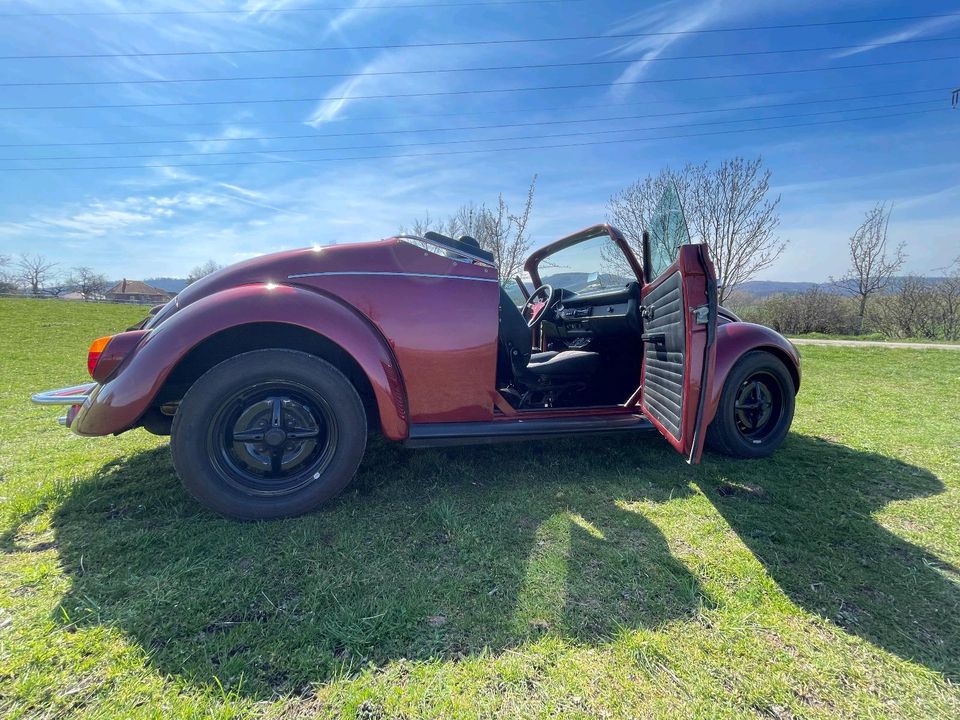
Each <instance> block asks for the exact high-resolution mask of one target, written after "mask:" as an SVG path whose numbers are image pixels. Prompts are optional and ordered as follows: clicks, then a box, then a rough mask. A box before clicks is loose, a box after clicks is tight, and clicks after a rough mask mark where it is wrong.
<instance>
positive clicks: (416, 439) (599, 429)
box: [404, 413, 654, 448]
mask: <svg viewBox="0 0 960 720" xmlns="http://www.w3.org/2000/svg"><path fill="white" fill-rule="evenodd" d="M651 430H654V426H653V423H651V422H650V421H649V420H647V418H646V417H644V416H643V415H638V414H634V413H616V414H610V413H608V414H605V415H596V416H586V417H585V416H583V415H580V416H579V417H556V418H538V419H534V418H529V419H528V418H510V419H498V420H494V421H481V422H463V423H421V424H418V425H411V426H410V436H409V437H408V438H407V440H406V441H404V444H405V445H406V446H407V447H414V448H422V447H440V446H444V445H487V444H491V443H498V442H509V441H511V440H537V439H541V438H550V437H556V436H559V435H594V434H605V433H617V432H649V431H651Z"/></svg>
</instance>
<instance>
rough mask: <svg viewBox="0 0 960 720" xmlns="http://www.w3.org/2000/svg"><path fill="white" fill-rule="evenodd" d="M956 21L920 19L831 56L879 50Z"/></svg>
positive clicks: (933, 31)
mask: <svg viewBox="0 0 960 720" xmlns="http://www.w3.org/2000/svg"><path fill="white" fill-rule="evenodd" d="M958 23H960V17H943V18H931V19H929V20H921V21H920V22H917V23H914V24H913V25H909V26H907V27H905V28H903V29H902V30H897V31H896V32H892V33H887V34H886V35H879V36H877V37H875V38H871V39H869V40H868V41H867V42H865V43H864V44H863V45H860V46H859V47H855V48H850V49H849V50H841V51H840V52H838V53H835V54H834V55H832V56H831V57H833V58H844V57H850V56H851V55H859V54H860V53H865V52H870V51H871V50H879V49H880V48H883V47H886V46H887V45H895V44H896V43H899V42H904V41H906V40H914V39H915V38H920V37H925V36H927V35H932V34H933V33H936V32H938V31H940V30H944V29H946V28H948V27H951V26H953V25H956V24H958Z"/></svg>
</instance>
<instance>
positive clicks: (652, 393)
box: [640, 192, 717, 463]
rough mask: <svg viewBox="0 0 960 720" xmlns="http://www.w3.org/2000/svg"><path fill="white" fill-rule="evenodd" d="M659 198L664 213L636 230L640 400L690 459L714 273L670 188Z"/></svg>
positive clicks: (695, 443) (704, 379) (708, 366)
mask: <svg viewBox="0 0 960 720" xmlns="http://www.w3.org/2000/svg"><path fill="white" fill-rule="evenodd" d="M668 194H670V193H668ZM671 203H673V204H675V207H670V205H671ZM664 204H665V205H666V208H665V212H666V213H667V214H668V216H663V215H661V216H660V219H661V220H663V222H662V223H661V224H659V227H652V228H651V232H650V233H649V234H646V233H645V237H644V246H645V247H644V275H645V276H646V277H645V283H644V287H643V290H642V291H641V295H640V297H641V304H642V313H643V343H644V344H643V364H642V370H641V397H640V406H641V408H642V410H643V413H644V414H645V415H646V416H647V417H648V418H649V419H650V420H651V422H653V424H654V425H655V426H656V427H657V429H658V430H659V431H660V433H661V434H662V435H663V436H664V437H665V438H666V439H667V441H668V442H669V443H670V444H671V445H673V447H674V448H676V450H677V452H680V453H682V454H683V455H684V456H685V457H686V458H687V461H688V462H691V463H696V462H699V460H700V455H701V453H702V452H703V441H704V435H705V433H706V429H707V428H706V426H705V423H704V410H705V404H706V398H707V390H708V388H709V383H710V378H711V377H712V374H713V370H714V366H715V363H716V343H715V338H716V325H717V279H716V273H715V271H714V268H713V263H712V262H711V260H710V257H709V253H708V251H707V246H706V245H701V244H696V245H694V244H690V242H689V235H688V234H687V230H686V223H685V222H684V220H683V215H682V209H681V208H680V205H679V198H678V197H677V196H676V193H675V192H673V199H672V200H670V199H669V198H666V196H665V203H662V205H664ZM671 213H672V215H670V214H671ZM654 225H658V223H654ZM684 240H685V242H684ZM678 241H679V242H678Z"/></svg>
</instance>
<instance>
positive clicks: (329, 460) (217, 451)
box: [170, 349, 367, 520]
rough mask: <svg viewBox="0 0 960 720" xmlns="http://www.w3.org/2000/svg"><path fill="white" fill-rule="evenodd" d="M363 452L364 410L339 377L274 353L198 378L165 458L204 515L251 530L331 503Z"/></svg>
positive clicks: (319, 364) (227, 363) (305, 359)
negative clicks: (243, 523) (252, 524)
mask: <svg viewBox="0 0 960 720" xmlns="http://www.w3.org/2000/svg"><path fill="white" fill-rule="evenodd" d="M241 435H242V436H243V438H242V439H240V438H239V437H238V436H241ZM366 443H367V419H366V413H365V412H364V409H363V403H362V402H361V400H360V396H359V395H358V394H357V391H356V389H355V388H354V387H353V385H352V384H351V383H350V381H349V380H347V378H346V377H344V376H343V373H341V372H340V371H339V370H337V368H335V367H334V366H333V365H331V364H330V363H328V362H326V361H324V360H321V359H320V358H318V357H314V356H313V355H308V354H306V353H302V352H297V351H295V350H282V349H277V350H255V351H253V352H247V353H243V354H241V355H237V356H235V357H232V358H230V359H229V360H224V361H223V362H222V363H220V364H219V365H216V366H215V367H213V368H212V369H210V370H208V371H207V372H206V373H205V374H204V375H203V376H201V377H200V379H199V380H197V381H196V382H195V383H194V384H193V386H192V387H191V388H190V389H189V390H188V391H187V393H186V395H184V397H183V399H182V400H181V402H180V407H179V408H178V409H177V413H176V415H175V416H174V419H173V428H172V437H171V440H170V449H171V452H172V454H173V465H174V467H175V468H176V470H177V474H178V475H179V476H180V480H181V482H183V485H184V487H185V488H186V489H187V491H188V492H189V493H190V494H191V495H193V497H195V498H196V499H197V500H199V501H200V502H201V503H202V504H203V505H205V506H207V507H208V508H210V509H211V510H214V511H215V512H218V513H221V514H222V515H227V516H230V517H234V518H239V519H242V520H260V519H267V518H278V517H289V516H293V515H300V514H303V513H305V512H309V511H310V510H313V509H314V508H316V507H317V506H318V505H320V504H321V503H323V502H325V501H327V500H329V499H330V498H332V497H334V496H336V495H337V494H339V493H340V492H341V491H342V490H343V489H344V488H345V487H346V486H347V484H348V483H349V482H350V481H351V480H352V479H353V476H354V473H356V470H357V466H359V464H360V460H361V459H362V458H363V452H364V449H365V448H366Z"/></svg>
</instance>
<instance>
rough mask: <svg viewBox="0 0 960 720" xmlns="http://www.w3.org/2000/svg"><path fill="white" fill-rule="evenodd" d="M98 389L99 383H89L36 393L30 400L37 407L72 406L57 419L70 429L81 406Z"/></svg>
mask: <svg viewBox="0 0 960 720" xmlns="http://www.w3.org/2000/svg"><path fill="white" fill-rule="evenodd" d="M96 387H97V383H95V382H89V383H83V385H72V386H71V387H65V388H57V389H56V390H44V391H43V392H38V393H34V394H33V395H32V396H31V397H30V399H31V400H32V401H33V402H35V403H36V404H37V405H70V406H71V407H70V409H69V410H68V411H67V414H66V415H62V416H60V417H58V418H57V422H58V423H60V424H61V425H63V426H64V427H70V425H71V424H72V423H73V421H74V419H75V418H76V417H77V413H78V412H79V411H80V406H81V405H82V404H83V402H84V401H85V400H86V399H87V398H88V397H90V393H92V392H93V391H94V390H95V389H96Z"/></svg>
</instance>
